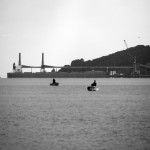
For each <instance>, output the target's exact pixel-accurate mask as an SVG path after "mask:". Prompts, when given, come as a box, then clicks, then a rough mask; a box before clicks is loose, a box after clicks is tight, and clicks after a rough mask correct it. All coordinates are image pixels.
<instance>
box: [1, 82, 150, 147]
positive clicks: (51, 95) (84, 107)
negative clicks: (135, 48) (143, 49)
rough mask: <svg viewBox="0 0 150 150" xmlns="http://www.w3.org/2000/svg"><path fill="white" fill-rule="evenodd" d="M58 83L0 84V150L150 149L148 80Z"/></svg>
mask: <svg viewBox="0 0 150 150" xmlns="http://www.w3.org/2000/svg"><path fill="white" fill-rule="evenodd" d="M57 80H58V82H59V83H60V86H58V87H50V86H49V83H50V79H32V80H31V79H1V80H0V149H2V150H3V149H11V150H20V149H23V150H25V149H29V150H30V149H31V150H34V149H35V150H38V149H39V150H41V149H51V150H87V149H88V150H133V149H136V150H144V149H145V150H146V149H147V150H148V149H150V144H149V140H150V109H149V108H150V93H149V89H150V81H149V79H96V80H97V83H98V86H99V88H100V90H99V91H97V92H89V91H87V90H86V87H87V86H88V85H89V84H91V83H92V82H93V79H57Z"/></svg>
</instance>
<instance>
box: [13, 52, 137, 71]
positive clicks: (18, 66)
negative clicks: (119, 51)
mask: <svg viewBox="0 0 150 150" xmlns="http://www.w3.org/2000/svg"><path fill="white" fill-rule="evenodd" d="M23 68H31V70H32V68H39V69H40V72H46V70H45V68H52V69H57V68H58V69H61V68H68V69H69V68H70V69H71V68H79V69H82V68H84V69H91V70H94V69H101V70H105V71H106V72H107V73H110V72H114V73H115V71H114V70H118V69H131V70H134V66H50V65H45V64H44V53H42V61H41V66H27V65H22V63H21V53H19V61H18V65H17V66H16V65H15V63H13V72H14V73H16V72H18V73H19V72H20V73H21V72H22V69H23ZM31 72H32V71H31Z"/></svg>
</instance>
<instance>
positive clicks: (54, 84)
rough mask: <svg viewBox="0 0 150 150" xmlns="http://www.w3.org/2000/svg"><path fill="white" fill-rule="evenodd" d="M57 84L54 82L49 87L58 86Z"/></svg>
mask: <svg viewBox="0 0 150 150" xmlns="http://www.w3.org/2000/svg"><path fill="white" fill-rule="evenodd" d="M58 85H59V83H58V82H55V83H50V86H58Z"/></svg>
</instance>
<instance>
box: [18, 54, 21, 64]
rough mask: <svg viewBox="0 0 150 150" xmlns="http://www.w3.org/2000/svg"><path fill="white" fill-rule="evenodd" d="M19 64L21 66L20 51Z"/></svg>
mask: <svg viewBox="0 0 150 150" xmlns="http://www.w3.org/2000/svg"><path fill="white" fill-rule="evenodd" d="M18 65H19V66H21V53H19V64H18Z"/></svg>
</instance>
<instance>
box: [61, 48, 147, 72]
mask: <svg viewBox="0 0 150 150" xmlns="http://www.w3.org/2000/svg"><path fill="white" fill-rule="evenodd" d="M134 57H136V62H137V64H143V65H146V64H147V63H150V46H149V45H148V46H144V45H138V46H136V47H131V48H128V49H126V50H122V51H118V52H116V53H113V54H110V55H107V56H103V57H100V58H96V59H93V60H88V61H84V59H83V58H81V59H77V60H73V61H72V62H71V65H70V66H71V67H79V66H89V67H90V66H93V67H94V66H133V62H134ZM66 69H67V68H62V69H61V70H60V71H67V70H66Z"/></svg>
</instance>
